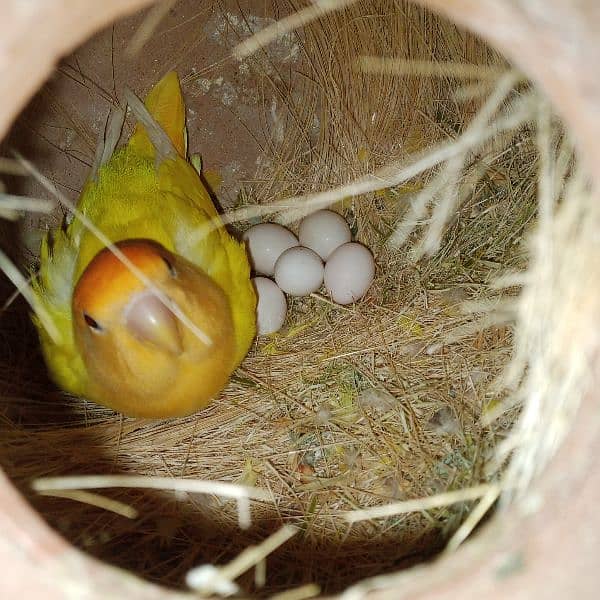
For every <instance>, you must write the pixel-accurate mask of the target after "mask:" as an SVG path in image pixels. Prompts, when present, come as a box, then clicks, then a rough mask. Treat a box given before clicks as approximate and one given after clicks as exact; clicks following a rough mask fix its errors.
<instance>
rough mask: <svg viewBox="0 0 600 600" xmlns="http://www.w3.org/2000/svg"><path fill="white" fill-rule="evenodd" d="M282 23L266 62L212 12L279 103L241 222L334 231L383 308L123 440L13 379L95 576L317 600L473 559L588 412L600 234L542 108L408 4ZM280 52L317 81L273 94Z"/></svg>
mask: <svg viewBox="0 0 600 600" xmlns="http://www.w3.org/2000/svg"><path fill="white" fill-rule="evenodd" d="M280 8H282V10H283V11H284V15H285V14H288V16H284V17H283V19H282V20H280V21H277V22H273V23H272V24H271V25H270V26H269V27H266V28H265V29H263V30H262V31H261V32H259V33H258V34H257V35H256V36H254V37H251V35H250V33H252V31H253V30H252V28H250V27H249V26H248V23H249V22H250V20H249V17H250V16H251V15H250V16H249V15H245V14H241V13H240V14H239V15H237V16H236V15H233V16H236V18H235V19H234V18H233V16H232V13H231V12H228V11H227V10H226V9H225V8H224V7H223V6H222V5H221V3H215V4H214V6H213V8H212V11H213V14H215V15H217V16H219V18H222V20H224V22H226V23H227V24H228V27H229V28H231V29H233V30H234V33H235V34H236V35H235V37H236V39H238V38H242V40H243V42H242V44H241V45H239V46H237V47H236V48H233V47H232V49H231V52H232V56H233V58H232V60H238V59H243V61H244V63H243V64H244V65H246V66H247V68H248V69H249V71H250V72H251V73H252V74H253V76H254V77H255V78H256V79H257V80H258V81H259V82H260V84H261V85H264V86H271V87H272V88H273V89H274V90H276V92H277V94H276V95H277V98H278V102H277V103H276V105H265V106H264V115H265V117H264V118H265V123H266V127H265V137H264V144H263V146H262V148H263V153H262V156H261V160H260V164H259V167H258V170H257V173H256V175H255V177H254V178H253V180H252V181H249V182H247V185H246V186H245V188H244V191H243V193H242V195H241V197H240V202H239V206H238V207H236V209H235V210H232V211H230V212H229V213H228V214H227V215H226V216H225V219H226V220H227V221H228V222H229V223H234V222H241V223H240V225H241V226H246V225H247V224H248V223H249V222H256V220H257V219H259V218H265V217H267V216H269V215H274V217H273V218H276V219H277V220H279V221H281V222H285V223H291V224H292V226H293V225H294V222H295V221H296V220H297V219H298V218H300V217H301V216H303V215H304V214H307V213H308V212H310V211H313V210H316V209H318V208H321V207H323V206H333V207H334V208H335V209H336V210H339V211H341V212H343V214H344V215H345V216H346V218H347V219H348V220H349V222H350V224H351V226H352V230H353V232H354V234H355V235H356V237H357V238H358V239H359V240H360V241H362V242H363V243H365V244H367V245H368V246H369V247H370V248H371V249H372V250H373V252H374V254H375V256H376V259H377V263H378V265H379V268H378V273H377V278H376V281H375V283H374V285H373V288H372V289H371V291H370V292H369V294H368V296H367V297H366V298H365V299H364V300H363V301H362V302H360V303H358V304H356V305H355V306H351V307H345V308H340V307H337V306H335V305H334V304H333V303H331V302H330V301H329V300H328V299H327V298H326V297H324V296H322V295H319V294H317V295H313V296H311V297H310V298H307V299H302V300H299V299H295V300H293V301H291V307H290V317H289V322H288V325H287V328H286V329H285V330H284V331H282V332H281V333H279V334H277V335H274V336H271V337H269V338H263V339H260V340H258V341H257V343H256V344H255V346H254V348H253V350H252V352H251V353H250V355H249V356H248V358H247V359H246V361H245V363H244V365H243V369H241V370H240V371H238V372H237V373H236V374H235V375H234V376H233V377H232V380H231V383H230V385H229V386H228V388H227V389H226V390H225V392H224V393H223V395H222V397H221V398H219V399H218V401H217V402H215V403H214V405H213V406H211V407H209V408H208V409H207V410H205V411H203V412H202V413H201V414H200V415H195V416H192V417H188V418H184V419H177V420H171V421H162V422H147V421H142V420H133V419H125V418H122V417H120V416H119V415H115V414H113V413H111V412H110V411H107V410H104V409H102V408H100V407H97V406H94V405H91V404H89V403H87V402H85V401H83V400H78V399H69V398H65V397H64V396H62V395H60V394H59V393H58V392H56V391H54V390H53V389H52V388H50V387H48V385H47V384H46V383H45V382H44V380H43V378H42V377H38V378H37V379H36V378H31V377H30V378H29V379H28V381H27V382H25V381H23V382H22V386H21V387H20V388H19V389H17V390H15V388H14V387H11V386H10V385H9V384H8V381H9V379H8V378H6V382H7V383H6V392H5V403H6V410H5V413H4V416H3V425H2V427H3V431H2V438H1V442H0V448H1V451H2V457H3V461H4V462H3V464H5V465H7V468H8V470H9V472H10V474H11V475H12V477H13V479H14V480H15V481H16V482H17V483H18V484H19V485H21V486H22V487H23V488H24V489H25V490H26V493H28V495H29V497H30V499H31V501H32V502H33V503H34V504H35V506H36V507H37V508H38V509H39V510H40V511H41V512H42V513H43V514H44V515H45V517H46V518H47V519H48V520H49V521H50V522H51V523H52V524H53V525H54V526H55V527H57V528H58V529H59V530H60V531H61V533H62V534H63V535H65V536H66V537H67V538H69V539H70V540H72V541H73V542H74V543H75V544H77V545H79V546H82V547H84V548H86V549H87V550H88V551H89V552H91V553H93V554H95V555H96V556H98V557H100V558H104V559H107V560H110V561H111V562H113V563H116V564H119V565H121V566H123V567H126V568H130V569H132V570H133V571H135V572H137V573H140V574H142V575H144V576H146V577H151V578H154V579H157V580H160V581H161V582H163V583H170V584H177V585H181V584H182V583H183V581H184V579H185V575H186V573H191V574H190V575H189V577H192V580H193V575H194V573H196V574H197V571H193V570H192V569H194V568H196V567H197V566H198V565H199V564H204V565H205V566H206V565H208V567H207V569H208V570H207V569H204V571H203V572H204V575H203V577H205V579H203V580H202V582H201V583H202V585H201V586H200V587H203V588H204V589H205V591H206V586H207V585H208V584H207V581H208V580H207V579H206V577H208V575H209V576H210V577H208V579H209V580H210V581H212V583H211V584H210V585H208V587H209V588H210V590H211V591H219V590H221V591H222V593H223V594H229V593H232V592H236V591H238V590H240V589H242V590H246V591H257V590H261V593H265V594H266V593H269V594H272V593H276V592H277V593H279V596H278V597H281V598H304V597H310V596H312V595H315V594H316V593H318V592H319V590H323V591H326V592H331V591H341V590H343V589H345V588H347V586H348V585H349V584H351V583H353V582H355V581H357V580H358V579H360V578H364V577H369V576H373V575H378V574H380V573H382V572H389V571H393V570H396V569H398V568H399V567H402V566H405V565H409V564H412V563H414V562H417V561H418V560H420V559H422V558H426V557H428V556H430V555H431V554H432V553H434V552H436V551H438V550H440V549H441V548H442V547H444V545H446V544H447V543H448V542H449V546H448V547H449V548H450V549H453V548H456V547H457V546H458V545H459V544H460V543H462V541H463V540H464V539H466V537H467V536H468V535H469V534H470V532H471V531H472V530H473V528H474V527H475V526H476V525H477V523H479V522H480V520H481V519H482V518H483V517H484V516H485V515H486V514H487V513H488V511H489V509H490V507H491V506H492V505H494V503H495V502H496V500H497V498H498V497H499V496H500V495H501V494H502V497H503V498H504V500H505V501H509V500H514V499H515V498H524V497H525V496H526V494H527V492H528V490H529V489H530V486H531V484H532V482H533V481H534V480H535V478H536V476H537V475H538V474H539V473H540V472H541V471H542V469H543V468H544V466H545V465H546V464H547V461H548V460H550V458H551V457H552V455H553V453H554V452H555V451H556V448H557V447H558V445H559V444H560V441H561V439H562V438H563V437H564V435H565V432H566V431H567V430H568V428H569V424H570V421H571V419H572V417H573V414H574V411H575V410H576V408H577V403H578V401H579V398H581V395H582V394H583V393H584V392H585V389H586V385H587V379H586V373H587V371H586V369H587V364H588V363H587V360H588V358H589V353H590V352H591V348H592V347H593V345H594V343H597V340H596V338H595V336H597V335H598V334H597V333H596V332H594V331H590V330H589V329H588V328H586V327H585V316H586V315H588V314H590V312H591V311H598V309H600V307H598V306H597V305H596V304H595V303H594V302H596V300H594V301H592V300H591V299H590V298H587V301H586V302H584V303H583V304H582V302H581V300H582V298H581V295H580V290H579V285H578V281H579V277H578V276H577V274H581V273H586V274H587V275H586V280H588V281H595V280H597V279H598V278H597V277H595V278H593V279H592V278H591V276H592V275H593V274H594V273H596V271H597V270H598V269H599V268H600V261H599V260H597V258H598V252H597V241H596V240H595V238H594V231H597V227H598V218H599V215H598V207H594V206H590V203H589V202H588V201H587V199H588V197H587V191H586V185H585V179H584V178H583V176H582V175H581V174H580V173H578V172H577V171H575V172H574V174H573V171H574V169H573V160H572V152H571V148H570V145H569V144H568V140H565V139H564V136H563V135H562V134H561V132H560V127H559V126H558V124H557V123H556V122H555V121H554V120H553V118H552V116H551V115H550V113H549V112H548V109H547V107H546V106H545V105H544V104H543V103H541V102H540V100H539V97H538V95H537V93H536V92H535V91H532V90H531V89H530V88H529V86H528V84H527V83H526V82H524V81H522V79H521V77H520V76H519V75H518V74H516V73H515V72H513V71H512V70H510V69H509V68H508V66H507V65H506V64H505V63H504V61H503V60H502V59H501V58H500V57H498V56H497V55H496V54H495V53H493V52H492V51H491V50H489V49H488V48H486V47H485V46H484V45H483V44H482V43H480V42H478V41H477V40H475V39H473V38H471V37H470V36H468V35H466V34H465V33H463V32H460V31H458V30H457V29H456V28H455V27H454V26H452V25H451V24H449V23H447V22H445V21H443V20H441V19H438V18H436V17H433V16H432V15H430V14H428V13H427V12H425V11H423V10H422V9H419V8H416V7H414V6H412V5H409V4H406V3H404V2H396V3H394V4H393V5H391V4H390V3H389V2H384V1H378V0H371V1H367V0H359V1H356V2H334V1H328V2H314V3H311V4H309V5H308V6H306V7H304V8H300V9H299V10H298V12H294V11H287V13H286V12H285V11H286V8H287V5H284V4H281V5H280ZM158 10H159V9H156V10H155V11H154V12H152V13H151V15H150V17H149V18H148V21H146V22H145V24H144V25H143V26H142V28H141V29H140V30H138V35H137V36H136V37H135V38H134V42H135V43H133V42H132V45H131V47H130V51H131V52H134V51H137V50H138V49H139V48H140V47H141V46H142V45H143V44H144V43H146V41H147V40H148V35H149V32H151V31H153V30H155V29H157V28H158V27H159V21H160V18H159V17H160V16H161V14H160V13H159V12H157V11H158ZM161 10H162V9H161ZM202 10H203V11H206V10H207V9H206V7H204V8H203V9H202ZM298 28H300V29H298ZM294 30H297V31H296V33H293V31H294ZM283 34H285V35H287V36H293V37H292V38H289V37H288V38H287V39H293V40H294V43H296V44H297V45H298V48H299V55H300V56H301V57H302V60H301V62H299V63H298V64H297V65H295V68H294V69H291V70H288V71H280V72H277V73H274V71H273V68H272V67H273V64H274V62H273V61H274V59H273V58H272V56H271V55H270V54H269V52H270V49H269V45H268V44H269V42H273V41H276V40H277V39H278V36H281V35H283ZM210 68H213V69H218V68H219V64H215V65H214V66H212V67H210ZM206 69H209V67H206ZM82 77H83V75H82ZM195 77H197V76H196V75H194V74H190V76H189V77H188V78H186V79H185V81H193V80H194V78H195ZM149 83H151V82H149ZM55 101H56V102H58V100H55ZM109 129H110V130H112V129H114V127H113V125H111V124H110V123H109V124H108V125H107V130H109ZM112 137H113V138H114V136H112ZM23 164H25V165H28V164H29V163H23ZM28 170H29V171H30V172H31V171H32V168H31V167H29V166H28ZM41 181H44V180H43V179H41ZM565 182H566V183H565ZM50 186H51V184H50V185H49V186H48V189H49V190H51V191H52V187H50ZM52 194H53V195H55V196H56V194H54V192H53V191H52ZM59 199H60V196H59ZM538 212H539V218H538ZM244 221H246V222H244ZM575 232H577V234H576V235H575ZM201 234H202V232H200V233H199V235H201ZM525 239H527V240H528V241H527V242H526V243H524V240H525ZM597 275H600V273H598V274H597ZM19 285H20V286H21V287H22V288H23V289H24V290H25V291H26V289H27V288H26V287H24V281H20V283H19ZM465 301H468V305H465V306H463V303H464V302H465ZM11 310H13V309H12V308H11ZM565 314H570V315H573V316H574V317H575V316H576V318H574V319H572V320H567V319H564V318H563V315H565ZM6 335H7V336H8V338H9V339H17V338H20V337H22V334H21V332H20V331H15V332H12V333H11V331H10V330H7V332H6ZM11 335H12V337H11ZM21 343H22V342H21ZM31 343H32V344H35V341H32V342H31ZM565 355H566V356H568V357H574V356H577V359H572V360H571V359H569V360H566V361H565V360H563V359H564V357H565ZM30 367H31V368H33V367H32V366H31V365H30ZM37 368H38V369H39V366H38V367H37ZM6 370H7V369H5V371H6ZM4 375H5V377H8V376H7V375H6V373H4ZM11 378H12V375H11ZM515 423H516V425H515ZM513 425H514V428H513ZM508 458H510V461H507V459H508ZM83 474H85V477H74V476H75V475H83ZM67 475H68V476H69V478H68V485H67V483H66V482H65V481H66V480H65V479H64V476H67ZM46 477H59V481H58V482H56V481H55V482H54V485H53V487H52V489H50V488H49V487H48V480H47V479H46V480H45V483H44V479H42V478H46ZM89 477H91V478H92V479H91V480H90V479H87V478H89ZM115 477H117V479H115ZM90 481H92V482H95V483H93V484H92V483H89V482H90ZM116 481H120V482H121V484H122V485H124V486H125V487H115V486H114V483H115V482H116ZM149 481H153V482H155V483H156V485H148V482H149ZM204 481H210V482H213V483H211V484H210V485H213V486H216V487H210V486H209V487H208V488H203V487H202V485H203V482H204ZM32 482H33V485H34V488H35V489H38V490H43V493H44V494H54V496H55V497H54V498H52V497H49V496H40V495H38V494H36V493H35V492H33V491H32V490H31V488H30V487H29V486H30V484H31V483H32ZM86 482H87V483H88V485H85V484H86ZM99 482H100V483H101V485H99ZM102 482H104V484H102ZM110 482H112V484H113V485H111V486H110V487H111V489H110V490H107V491H106V492H105V493H103V495H99V494H95V493H94V492H85V491H84V488H85V487H88V486H89V487H90V488H91V487H94V488H95V487H102V485H107V484H110ZM135 482H137V484H136V485H133V483H135ZM198 486H200V487H198ZM219 486H225V487H219ZM73 488H75V490H74V489H73ZM135 488H139V489H135ZM141 488H144V489H141ZM148 488H158V489H148ZM201 488H202V489H201ZM175 489H177V490H178V491H176V492H175V493H173V490H175ZM168 490H171V492H169V491H168ZM224 490H230V491H231V490H238V491H239V490H246V492H247V494H246V495H245V496H243V498H240V497H235V498H234V499H233V500H231V499H228V498H226V497H225V496H227V494H224V493H223V492H224ZM249 490H253V491H252V492H250V491H249ZM256 490H259V491H258V492H257V491H256ZM198 492H202V493H201V494H199V493H198ZM256 493H258V494H259V496H256ZM86 494H91V496H90V495H87V496H86ZM207 494H208V495H207ZM56 496H60V498H57V497H56ZM249 498H257V499H256V500H253V501H252V503H251V505H249V504H248V502H249ZM73 500H75V501H76V502H73ZM239 501H241V504H240V502H239ZM92 505H93V506H92ZM94 506H95V507H97V508H94ZM250 509H251V513H250ZM115 513H118V514H115ZM135 513H137V514H139V517H138V518H137V519H136V520H133V521H132V520H131V519H124V518H123V516H125V517H133V516H134V514H135ZM250 516H251V519H250ZM240 525H242V526H243V527H245V528H246V529H243V528H241V527H240ZM291 525H293V526H294V529H293V533H294V535H293V537H292V533H291V532H292V529H291V528H289V526H291ZM277 532H279V533H277ZM279 535H282V536H283V537H282V538H281V539H280V538H279V537H278V536H279ZM272 536H275V538H273V537H272ZM288 536H289V539H288ZM284 538H285V539H284ZM265 540H266V541H265ZM273 540H275V542H276V543H273ZM284 541H285V543H283V542H284ZM264 544H266V545H264ZM280 544H281V545H280ZM252 546H257V547H258V548H259V549H261V550H260V551H259V552H258V554H257V553H256V552H250V555H251V560H250V562H248V563H247V562H245V558H247V557H248V556H249V554H248V551H247V549H248V547H252ZM265 549H266V551H264V552H263V550H265ZM255 550H256V548H255ZM268 554H270V555H269V558H268V562H267V563H265V562H264V561H265V559H266V557H267V555H268ZM236 557H237V558H236ZM242 559H244V561H243V567H240V568H238V566H239V564H240V563H239V561H240V560H242ZM221 565H226V566H225V567H222V566H221ZM227 565H229V567H231V565H233V566H234V567H235V568H233V567H231V568H229V570H228V566H227ZM251 567H254V569H253V572H252V573H245V572H246V571H247V570H248V569H250V570H252V569H251ZM206 573H208V575H206ZM211 578H212V579H211ZM215 578H216V579H215ZM369 585H370V584H369V583H364V584H362V587H361V588H360V589H355V590H352V588H351V589H350V590H349V591H348V592H347V593H348V594H349V597H350V596H351V595H352V594H353V593H356V594H360V593H363V591H365V590H367V589H368V588H369ZM298 586H300V587H298Z"/></svg>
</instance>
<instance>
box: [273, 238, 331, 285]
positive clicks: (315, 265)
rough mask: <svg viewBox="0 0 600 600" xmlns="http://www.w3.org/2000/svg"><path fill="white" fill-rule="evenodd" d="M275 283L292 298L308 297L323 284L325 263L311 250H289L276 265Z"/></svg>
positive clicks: (298, 248)
mask: <svg viewBox="0 0 600 600" xmlns="http://www.w3.org/2000/svg"><path fill="white" fill-rule="evenodd" d="M275 281H276V282H277V285H278V286H279V287H280V288H281V289H282V290H283V291H284V292H287V293H288V294H290V295H291V296H308V295H309V294H312V292H316V291H317V290H318V289H319V288H320V287H321V284H322V283H323V261H322V260H321V259H320V258H319V255H318V254H317V253H316V252H313V251H312V250H311V249H310V248H303V247H302V246H296V247H295V248H289V249H288V250H286V251H285V252H284V253H283V254H282V255H281V256H280V257H279V258H278V259H277V262H276V263H275Z"/></svg>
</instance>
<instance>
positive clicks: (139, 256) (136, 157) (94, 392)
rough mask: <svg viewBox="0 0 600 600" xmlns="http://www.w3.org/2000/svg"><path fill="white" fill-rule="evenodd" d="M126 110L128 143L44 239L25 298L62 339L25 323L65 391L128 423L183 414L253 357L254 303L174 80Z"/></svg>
mask: <svg viewBox="0 0 600 600" xmlns="http://www.w3.org/2000/svg"><path fill="white" fill-rule="evenodd" d="M128 101H129V104H130V106H131V107H132V109H133V112H134V114H135V115H136V117H137V119H138V121H139V122H138V125H137V127H136V130H135V131H134V133H133V135H132V136H131V138H130V140H129V142H128V143H127V145H125V146H124V147H123V148H121V149H119V150H117V151H116V152H114V153H113V150H114V145H113V148H112V149H110V151H109V154H110V156H109V157H108V158H107V159H106V160H104V161H103V162H104V164H103V165H102V166H100V168H99V169H98V171H97V173H95V174H94V175H93V176H92V177H91V178H90V180H89V181H88V182H87V183H86V185H85V187H84V189H83V192H82V194H81V198H80V200H79V202H78V206H77V208H78V210H79V213H78V214H77V216H75V218H74V219H73V221H72V222H71V223H70V224H68V225H67V226H66V227H64V228H61V229H58V230H56V231H53V232H50V233H49V235H48V236H47V237H46V239H45V240H44V241H43V242H42V247H41V256H40V261H41V262H40V269H39V273H38V276H37V278H36V279H35V280H34V284H33V287H34V293H35V297H36V303H37V304H38V306H40V307H41V308H43V309H45V310H46V312H47V313H48V314H49V316H50V317H51V319H52V321H53V323H54V325H55V329H58V332H59V335H58V337H57V336H56V335H53V336H51V335H50V333H49V332H48V331H47V330H46V329H45V328H44V326H43V324H42V321H41V320H40V319H39V318H37V317H36V316H35V315H34V317H33V318H34V322H35V324H36V326H37V328H38V330H39V334H40V340H41V345H42V349H43V353H44V357H45V360H46V363H47V366H48V369H49V372H50V374H51V376H52V378H53V379H54V381H55V382H56V383H57V384H58V385H59V386H60V387H62V388H63V389H65V390H67V391H68V392H71V393H73V394H77V395H80V396H83V397H86V398H88V399H90V400H93V401H94V402H97V403H99V404H103V405H105V406H108V407H110V408H112V409H114V410H117V411H120V412H122V413H125V414H126V415H130V416H139V417H150V418H162V417H174V416H181V415H187V414H190V413H192V412H194V411H196V410H198V409H201V408H203V407H204V406H206V405H207V404H208V403H209V402H210V401H211V400H212V399H213V398H214V397H215V395H217V394H218V393H219V392H220V391H221V390H222V389H223V387H224V386H225V385H226V383H227V381H228V379H229V377H230V375H231V373H232V372H233V370H234V369H235V368H236V367H237V366H238V365H239V364H240V362H241V361H242V360H243V358H244V357H245V355H246V353H247V352H248V349H249V347H250V345H251V343H252V339H253V338H254V335H255V330H256V295H255V292H254V288H253V286H252V283H251V281H250V267H249V263H248V258H247V255H246V249H245V247H244V245H243V244H242V243H240V242H238V241H236V240H235V239H234V238H233V237H231V236H230V235H229V233H228V232H227V231H226V230H225V228H224V226H223V223H222V221H221V220H220V218H219V216H218V214H217V211H216V210H215V207H214V205H213V203H212V200H211V198H210V195H209V193H208V191H207V189H206V187H205V186H204V185H203V183H202V179H201V177H200V176H199V174H198V172H197V171H196V169H195V168H194V167H193V166H192V165H191V164H190V163H189V162H188V161H187V159H186V145H187V138H186V130H185V106H184V103H183V98H182V95H181V88H180V85H179V79H178V77H177V74H176V73H173V72H171V73H168V74H167V75H166V76H165V77H164V78H163V79H162V80H161V81H160V82H159V83H158V84H157V85H156V86H155V87H154V88H153V89H152V91H151V92H150V93H149V95H148V97H147V98H146V102H145V106H144V105H143V104H142V103H141V102H140V101H139V100H137V98H135V97H134V96H132V95H131V94H130V97H129V99H128ZM117 137H118V136H117ZM115 145H116V144H115ZM104 153H105V154H106V149H105V151H104ZM100 154H101V153H100ZM92 229H93V230H95V233H94V232H93V231H92ZM102 234H103V235H102ZM98 235H99V236H100V237H103V236H105V239H104V242H102V241H100V239H99V237H98ZM106 238H107V239H108V240H109V241H110V242H111V243H112V244H113V246H111V247H107V246H106V241H107V239H106Z"/></svg>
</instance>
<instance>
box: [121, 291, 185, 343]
mask: <svg viewBox="0 0 600 600" xmlns="http://www.w3.org/2000/svg"><path fill="white" fill-rule="evenodd" d="M124 316H125V325H126V327H127V328H128V329H129V330H130V331H131V333H132V334H133V335H134V336H135V337H137V338H138V339H140V340H142V341H144V342H149V343H151V344H153V345H154V346H156V347H157V348H159V349H161V350H163V351H165V352H169V353H171V354H181V352H182V351H183V346H182V342H181V334H180V333H179V327H178V325H177V317H176V316H175V315H174V314H173V313H172V312H171V311H170V310H169V308H168V307H166V306H165V305H164V304H163V303H162V302H161V301H160V300H159V299H158V297H157V296H156V295H155V294H153V293H152V292H145V293H142V294H139V295H137V296H135V297H134V298H133V299H132V300H131V302H130V303H129V304H128V305H127V306H126V307H125V310H124Z"/></svg>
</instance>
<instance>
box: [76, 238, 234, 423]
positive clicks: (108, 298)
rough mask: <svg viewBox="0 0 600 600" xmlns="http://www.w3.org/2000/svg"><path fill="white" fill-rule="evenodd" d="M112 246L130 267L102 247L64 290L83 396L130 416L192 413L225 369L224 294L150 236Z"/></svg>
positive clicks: (228, 354)
mask: <svg viewBox="0 0 600 600" xmlns="http://www.w3.org/2000/svg"><path fill="white" fill-rule="evenodd" d="M116 246H117V247H118V249H119V250H120V251H121V252H122V253H123V255H124V256H125V258H126V259H127V262H129V263H131V265H133V267H134V269H133V270H132V269H131V267H130V266H128V265H126V264H125V263H124V262H123V261H122V260H121V259H120V258H118V257H117V256H116V255H115V254H114V253H113V252H111V251H110V250H109V249H106V248H105V249H103V250H101V251H100V252H99V253H98V254H97V255H96V256H95V257H94V258H93V259H92V261H91V262H90V263H89V265H88V266H87V267H86V269H85V270H84V272H83V274H82V275H81V277H80V279H79V281H78V282H77V285H76V287H75V290H74V293H73V327H74V336H75V342H76V344H77V347H78V349H79V351H80V353H81V356H82V358H83V361H84V364H85V367H86V370H87V373H88V377H89V385H88V388H89V393H88V395H89V397H90V398H91V399H93V400H95V401H97V402H99V403H101V404H104V405H107V406H110V407H111V408H115V409H116V410H119V411H121V412H124V413H126V414H131V415H139V416H148V417H153V416H156V417H166V416H175V415H181V414H187V413H190V412H193V411H194V410H196V409H198V408H201V407H202V406H204V405H205V404H207V403H208V401H210V398H211V397H212V395H214V394H215V393H217V392H218V391H219V390H220V389H221V387H222V386H223V385H224V383H225V382H226V381H227V378H228V375H229V373H230V370H231V369H230V368H229V367H230V365H229V362H231V361H232V359H233V346H234V337H233V325H232V319H231V310H230V306H229V302H228V300H227V297H226V295H225V294H224V292H223V290H222V289H221V288H220V287H219V286H218V285H217V284H216V283H215V282H214V280H213V279H211V278H210V277H209V276H208V275H206V274H205V273H204V272H203V271H202V270H201V269H199V268H198V267H196V266H195V265H193V264H192V263H190V262H189V261H187V260H185V259H183V258H182V257H181V256H178V255H176V254H173V253H171V252H169V251H168V250H166V249H165V248H164V247H162V246H161V245H159V244H157V243H155V242H152V241H149V240H128V241H123V242H119V243H118V244H116ZM140 275H141V276H140ZM181 317H183V320H182V318H181ZM223 372H226V373H225V375H223Z"/></svg>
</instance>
